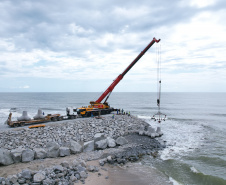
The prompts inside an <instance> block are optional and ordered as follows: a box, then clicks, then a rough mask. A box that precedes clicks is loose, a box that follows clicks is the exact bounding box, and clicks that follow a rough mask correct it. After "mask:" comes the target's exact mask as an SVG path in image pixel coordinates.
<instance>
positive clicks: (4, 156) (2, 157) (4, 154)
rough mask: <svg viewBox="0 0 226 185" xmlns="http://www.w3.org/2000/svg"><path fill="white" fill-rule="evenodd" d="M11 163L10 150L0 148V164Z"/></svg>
mask: <svg viewBox="0 0 226 185" xmlns="http://www.w3.org/2000/svg"><path fill="white" fill-rule="evenodd" d="M10 164H13V159H12V157H11V155H10V152H9V151H8V150H6V149H3V148H0V165H10Z"/></svg>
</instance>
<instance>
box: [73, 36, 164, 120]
mask: <svg viewBox="0 0 226 185" xmlns="http://www.w3.org/2000/svg"><path fill="white" fill-rule="evenodd" d="M159 41H160V39H159V40H157V39H156V38H155V37H154V38H153V40H152V41H151V42H150V43H149V44H148V45H147V47H146V48H145V49H144V50H143V51H142V52H141V53H140V54H139V55H138V56H137V57H136V58H135V59H134V60H133V62H132V63H131V64H130V65H129V66H128V67H127V68H126V69H125V71H124V72H123V73H122V74H120V75H119V76H118V77H117V78H116V79H115V80H114V81H113V82H112V84H111V85H110V86H109V87H108V88H107V89H106V91H105V92H104V93H103V94H102V95H101V96H100V97H99V98H98V99H97V100H96V101H91V102H90V105H89V106H88V107H81V108H78V109H77V111H78V114H79V115H81V116H83V117H85V116H91V115H98V114H99V113H101V114H106V113H110V112H111V111H112V108H110V106H109V105H108V103H107V100H108V98H109V96H110V95H111V92H112V91H113V89H114V88H115V86H116V85H117V84H118V83H119V82H120V81H121V80H122V78H123V77H124V76H125V75H126V73H127V72H128V71H129V70H130V69H131V68H132V67H133V66H134V65H135V64H136V63H137V61H138V60H139V59H140V58H141V57H142V56H143V55H144V54H145V53H146V51H147V50H148V49H149V48H150V47H151V46H152V45H153V44H154V43H155V42H157V43H158V42H159ZM104 98H106V99H105V100H104V103H101V101H102V100H103V99H104Z"/></svg>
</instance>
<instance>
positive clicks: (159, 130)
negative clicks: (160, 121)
mask: <svg viewBox="0 0 226 185" xmlns="http://www.w3.org/2000/svg"><path fill="white" fill-rule="evenodd" d="M156 133H158V134H159V136H162V135H163V133H162V131H161V127H157V130H156Z"/></svg>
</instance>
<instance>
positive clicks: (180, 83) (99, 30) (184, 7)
mask: <svg viewBox="0 0 226 185" xmlns="http://www.w3.org/2000/svg"><path fill="white" fill-rule="evenodd" d="M225 20H226V1H225V0H170V1H169V0H160V1H155V0H139V1H137V0H128V1H126V0H124V1H122V0H95V1H91V0H87V1H85V0H80V1H79V0H63V1H56V0H39V1H34V0H1V1H0V25H1V26H0V92H102V91H104V90H105V89H106V88H107V87H108V86H109V85H110V84H111V83H112V81H113V80H114V79H115V78H116V77H117V76H118V75H119V74H120V73H122V72H123V70H124V69H125V68H126V67H127V66H128V65H129V64H130V63H131V62H132V61H133V59H134V58H135V57H136V56H137V55H138V54H139V53H140V52H141V51H142V50H143V49H144V48H145V47H146V46H147V45H148V44H149V43H150V42H151V40H152V39H153V37H156V38H157V39H159V38H160V39H161V42H160V43H159V44H154V45H153V46H152V47H151V48H150V49H149V50H148V52H147V53H146V54H145V55H144V56H143V57H142V58H141V59H140V61H139V62H138V63H137V64H136V65H135V66H134V67H133V68H132V69H131V71H129V72H128V73H127V74H126V76H125V77H124V78H123V80H122V81H121V82H120V83H119V84H118V86H117V87H116V88H115V90H114V91H115V92H130V91H132V92H155V91H156V89H157V79H156V76H157V74H156V73H157V70H156V65H157V60H156V58H157V57H156V50H157V48H159V47H161V63H162V91H164V92H213V91H214V92H226V70H225V69H226V63H225V61H226V21H225Z"/></svg>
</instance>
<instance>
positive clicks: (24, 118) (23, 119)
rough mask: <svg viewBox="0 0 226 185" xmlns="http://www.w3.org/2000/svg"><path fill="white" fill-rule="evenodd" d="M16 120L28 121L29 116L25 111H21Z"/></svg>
mask: <svg viewBox="0 0 226 185" xmlns="http://www.w3.org/2000/svg"><path fill="white" fill-rule="evenodd" d="M17 120H18V121H30V120H31V118H30V117H29V116H28V115H27V111H23V114H22V116H20V117H19V118H17Z"/></svg>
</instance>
